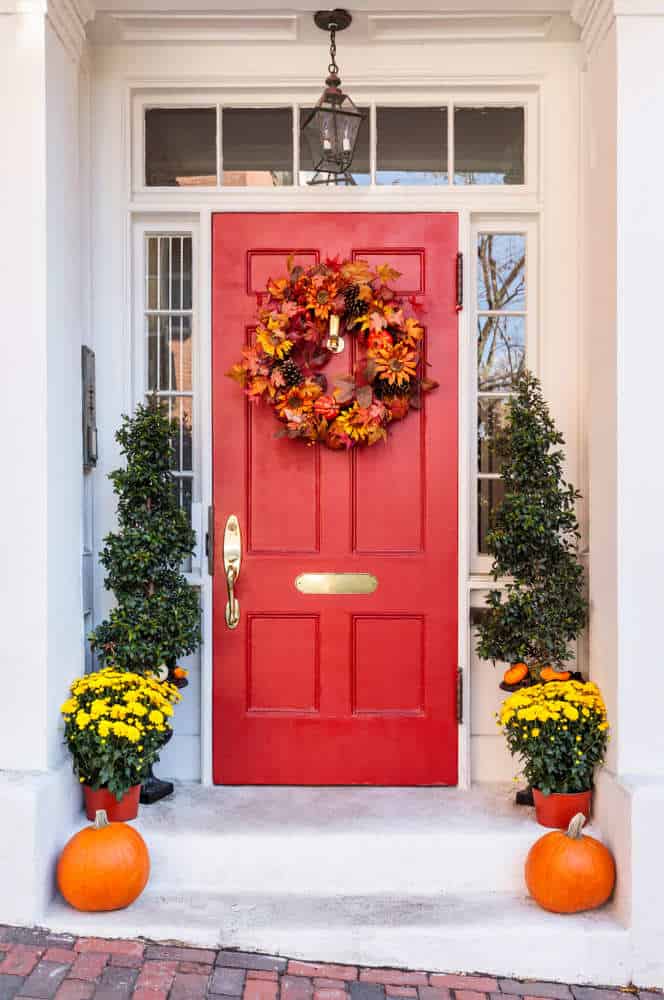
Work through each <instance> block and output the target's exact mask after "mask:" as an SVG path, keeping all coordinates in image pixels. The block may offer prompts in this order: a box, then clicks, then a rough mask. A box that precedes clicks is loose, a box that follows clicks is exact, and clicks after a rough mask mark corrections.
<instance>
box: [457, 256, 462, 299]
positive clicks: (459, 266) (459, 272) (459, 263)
mask: <svg viewBox="0 0 664 1000" xmlns="http://www.w3.org/2000/svg"><path fill="white" fill-rule="evenodd" d="M462 309H463V254H462V253H461V252H459V253H458V254H457V255H456V311H457V312H461V310H462Z"/></svg>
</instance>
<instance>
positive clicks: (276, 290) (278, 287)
mask: <svg viewBox="0 0 664 1000" xmlns="http://www.w3.org/2000/svg"><path fill="white" fill-rule="evenodd" d="M289 286H290V281H289V280H288V278H278V279H277V281H273V280H272V278H270V279H269V281H268V283H267V290H268V292H269V293H270V295H271V296H272V298H273V299H283V297H284V296H285V294H286V289H287V288H289Z"/></svg>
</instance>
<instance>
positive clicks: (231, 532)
mask: <svg viewBox="0 0 664 1000" xmlns="http://www.w3.org/2000/svg"><path fill="white" fill-rule="evenodd" d="M241 565H242V535H241V534H240V522H239V521H238V519H237V517H236V516H235V514H231V515H230V517H229V518H228V520H227V521H226V527H225V529H224V574H225V576H226V593H227V595H228V600H227V601H226V624H227V625H228V627H229V628H237V627H238V625H239V624H240V602H239V601H238V599H237V597H236V596H235V584H236V583H237V580H238V577H239V575H240V567H241Z"/></svg>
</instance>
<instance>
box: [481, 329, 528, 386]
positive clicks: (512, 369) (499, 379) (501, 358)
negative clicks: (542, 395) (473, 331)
mask: <svg viewBox="0 0 664 1000" xmlns="http://www.w3.org/2000/svg"><path fill="white" fill-rule="evenodd" d="M525 347H526V324H525V321H524V318H523V317H522V316H478V317H477V388H478V390H479V392H505V391H508V392H509V391H510V390H511V389H512V388H513V386H514V382H515V380H516V376H517V375H518V374H519V373H520V372H521V371H522V370H523V366H524V361H525Z"/></svg>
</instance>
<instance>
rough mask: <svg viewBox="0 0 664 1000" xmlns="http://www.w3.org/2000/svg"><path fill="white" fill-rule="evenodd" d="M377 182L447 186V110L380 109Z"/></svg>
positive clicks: (377, 112)
mask: <svg viewBox="0 0 664 1000" xmlns="http://www.w3.org/2000/svg"><path fill="white" fill-rule="evenodd" d="M376 142H377V148H376V182H377V183H378V184H447V180H448V178H447V108H377V110H376Z"/></svg>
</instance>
